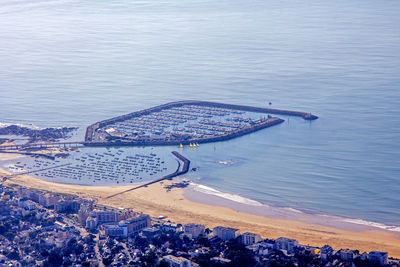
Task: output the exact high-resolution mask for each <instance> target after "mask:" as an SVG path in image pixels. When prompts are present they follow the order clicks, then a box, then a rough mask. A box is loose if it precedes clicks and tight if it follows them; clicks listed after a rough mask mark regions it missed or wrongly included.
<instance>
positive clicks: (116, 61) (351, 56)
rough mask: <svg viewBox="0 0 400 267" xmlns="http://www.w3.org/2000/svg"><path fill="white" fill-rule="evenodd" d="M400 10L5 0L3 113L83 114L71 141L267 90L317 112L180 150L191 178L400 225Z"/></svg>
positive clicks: (280, 103) (356, 4)
mask: <svg viewBox="0 0 400 267" xmlns="http://www.w3.org/2000/svg"><path fill="white" fill-rule="evenodd" d="M399 13H400V3H399V2H398V1H385V2H382V1H376V0H370V1H351V2H349V1H308V2H304V1H280V2H279V3H278V2H273V1H251V2H249V1H242V0H234V1H218V2H215V1H189V2H188V1H184V2H182V1H174V0H166V1H152V2H147V1H86V2H82V1H75V0H65V1H62V0H47V1H45V0H43V1H21V0H5V1H3V2H2V4H1V5H0V36H1V42H0V58H1V60H0V99H1V102H0V103H1V105H0V122H8V123H33V124H35V125H37V126H42V127H45V126H61V125H75V126H80V127H81V130H80V131H79V133H78V135H77V136H75V137H74V138H75V139H77V140H79V139H82V138H83V133H84V127H85V126H86V125H88V124H90V123H92V122H95V121H98V120H102V119H105V118H109V117H112V116H116V115H120V114H124V113H127V112H131V111H134V110H139V109H142V108H146V107H150V106H153V105H157V104H162V103H165V102H169V101H175V100H183V99H199V100H211V101H221V102H227V103H241V104H247V105H256V106H266V105H267V103H268V102H269V101H271V102H272V107H275V108H285V109H293V110H301V111H307V112H312V113H315V114H317V115H318V116H320V119H318V120H317V121H314V122H311V123H309V122H306V121H303V120H301V119H296V118H289V119H288V120H287V121H286V122H285V123H284V124H281V125H279V126H276V127H273V128H270V129H266V130H263V131H260V132H257V133H254V134H251V135H248V136H245V137H241V138H238V139H235V140H232V141H228V142H224V143H218V144H215V145H214V144H208V145H202V146H201V147H200V148H199V149H197V150H193V151H190V150H185V151H184V152H183V153H184V154H185V155H186V156H187V157H188V158H190V159H191V160H193V164H194V165H195V166H199V167H200V170H199V172H196V173H193V174H191V176H192V178H193V179H195V180H196V181H197V182H199V183H202V184H205V185H208V186H211V187H215V188H217V189H219V190H222V191H225V192H231V193H236V194H240V195H242V196H246V197H249V198H251V199H255V200H258V201H261V202H264V203H272V204H275V205H280V206H290V207H296V208H300V209H305V210H310V211H316V212H323V213H329V214H335V215H342V216H350V217H356V218H362V219H366V220H371V221H377V222H382V223H386V224H396V225H399V224H400V223H399V221H400V208H399V207H400V194H399V193H400V186H399V179H400V178H399V177H400V143H399V139H400V138H399V137H400V116H399V115H400V76H399V73H400V52H399V51H400V50H399V49H398V48H399V47H400V31H399V29H400V17H399V16H398V14H399ZM174 149H175V148H174ZM224 160H232V164H231V165H224V164H221V163H218V161H224Z"/></svg>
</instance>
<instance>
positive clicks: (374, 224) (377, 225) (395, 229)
mask: <svg viewBox="0 0 400 267" xmlns="http://www.w3.org/2000/svg"><path fill="white" fill-rule="evenodd" d="M343 221H345V222H348V223H353V224H359V225H365V226H371V227H375V228H380V229H384V230H387V231H392V232H399V233H400V226H395V225H386V224H383V223H377V222H370V221H365V220H362V219H347V218H346V219H343Z"/></svg>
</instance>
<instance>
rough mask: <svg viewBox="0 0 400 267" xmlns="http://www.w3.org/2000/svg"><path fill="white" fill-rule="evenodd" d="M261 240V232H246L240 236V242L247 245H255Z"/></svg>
mask: <svg viewBox="0 0 400 267" xmlns="http://www.w3.org/2000/svg"><path fill="white" fill-rule="evenodd" d="M261 240H262V239H261V236H260V235H259V234H254V233H249V232H246V233H244V234H242V235H241V236H240V242H241V243H242V244H243V245H245V246H248V245H253V244H255V243H258V242H260V241H261Z"/></svg>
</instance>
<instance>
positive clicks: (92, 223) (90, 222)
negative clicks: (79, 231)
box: [86, 216, 97, 229]
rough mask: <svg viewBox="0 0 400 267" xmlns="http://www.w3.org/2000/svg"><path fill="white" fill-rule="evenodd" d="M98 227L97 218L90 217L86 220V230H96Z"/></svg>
mask: <svg viewBox="0 0 400 267" xmlns="http://www.w3.org/2000/svg"><path fill="white" fill-rule="evenodd" d="M96 226H97V218H96V217H92V216H89V217H87V219H86V228H88V229H96Z"/></svg>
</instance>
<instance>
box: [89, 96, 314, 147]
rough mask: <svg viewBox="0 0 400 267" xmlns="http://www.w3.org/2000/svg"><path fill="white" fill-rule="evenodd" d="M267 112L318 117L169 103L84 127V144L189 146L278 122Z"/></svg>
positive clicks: (284, 112)
mask: <svg viewBox="0 0 400 267" xmlns="http://www.w3.org/2000/svg"><path fill="white" fill-rule="evenodd" d="M270 114H282V115H291V116H299V117H302V118H303V119H305V120H315V119H317V118H318V117H317V116H315V115H312V114H310V113H305V112H298V111H288V110H278V109H269V108H259V107H251V106H241V105H230V104H222V103H214V102H206V101H180V102H172V103H167V104H164V105H160V106H156V107H153V108H149V109H145V110H142V111H138V112H134V113H130V114H127V115H123V116H119V117H115V118H112V119H108V120H104V121H101V122H97V123H95V124H93V125H90V126H89V127H88V128H87V131H86V136H85V145H87V146H106V145H181V146H182V145H190V146H193V145H195V146H197V145H198V144H199V143H208V142H217V141H225V140H229V139H232V138H236V137H239V136H242V135H245V134H249V133H251V132H255V131H258V130H261V129H264V128H267V127H271V126H274V125H277V124H280V123H282V122H283V121H284V120H283V119H280V118H278V117H273V116H272V115H270Z"/></svg>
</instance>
